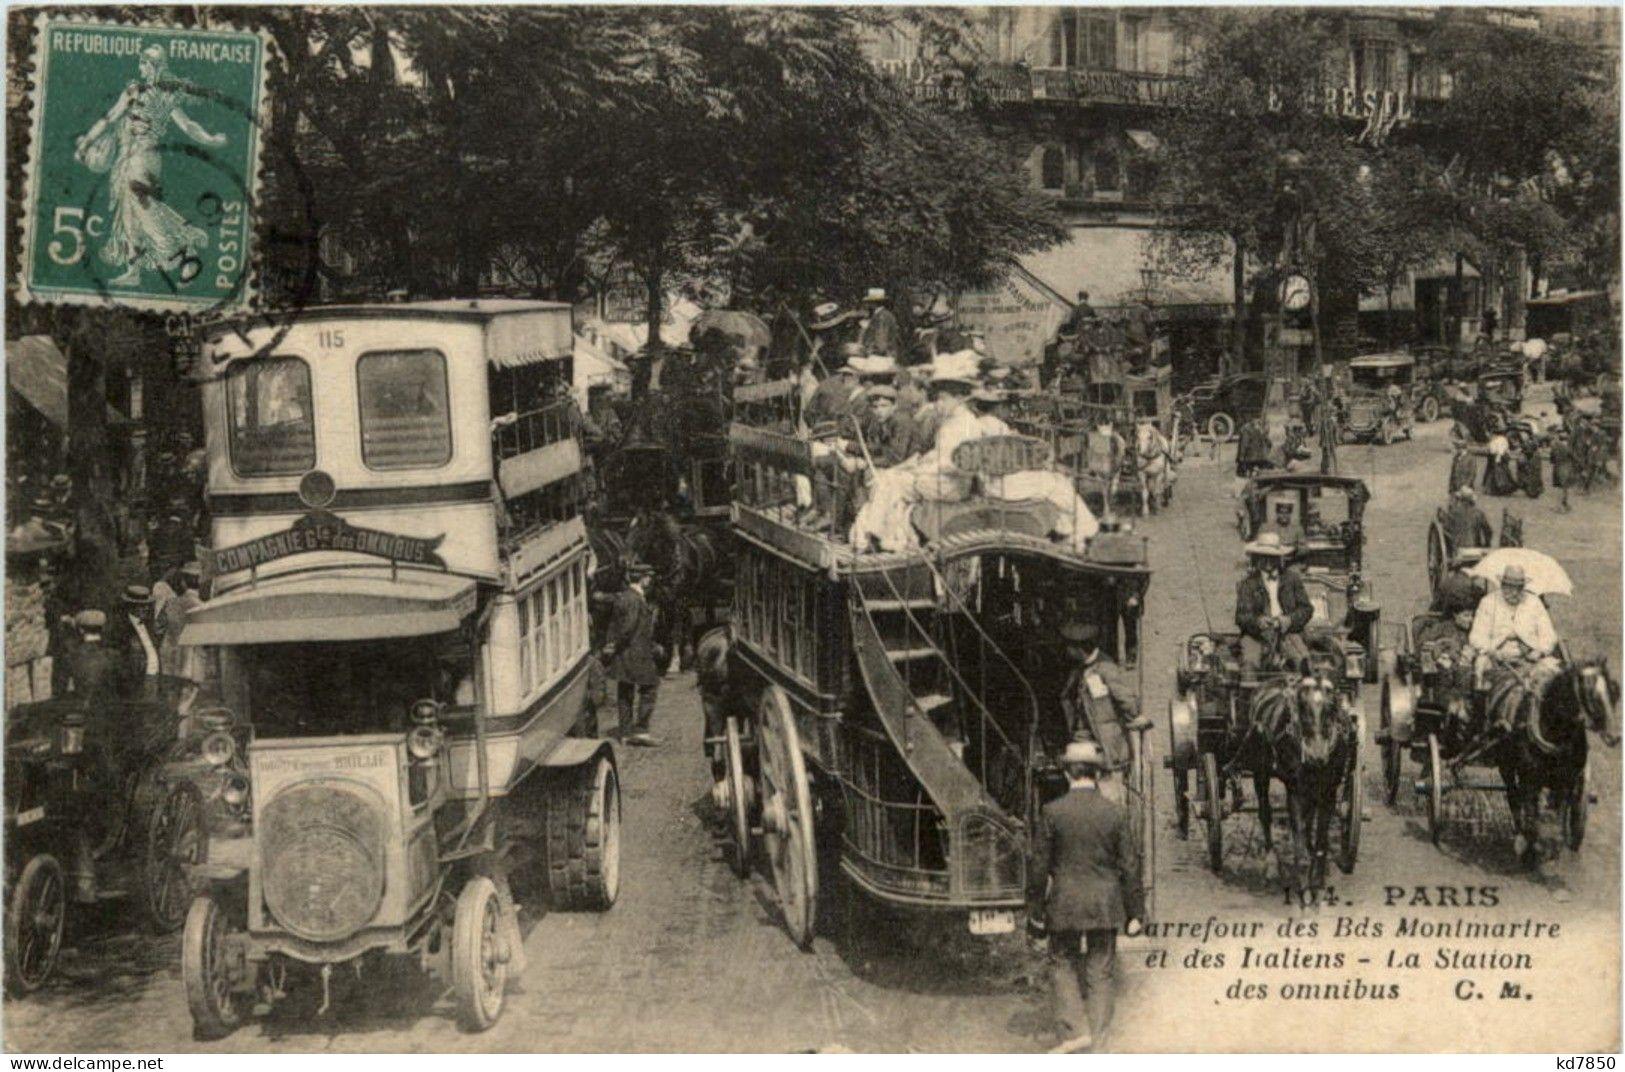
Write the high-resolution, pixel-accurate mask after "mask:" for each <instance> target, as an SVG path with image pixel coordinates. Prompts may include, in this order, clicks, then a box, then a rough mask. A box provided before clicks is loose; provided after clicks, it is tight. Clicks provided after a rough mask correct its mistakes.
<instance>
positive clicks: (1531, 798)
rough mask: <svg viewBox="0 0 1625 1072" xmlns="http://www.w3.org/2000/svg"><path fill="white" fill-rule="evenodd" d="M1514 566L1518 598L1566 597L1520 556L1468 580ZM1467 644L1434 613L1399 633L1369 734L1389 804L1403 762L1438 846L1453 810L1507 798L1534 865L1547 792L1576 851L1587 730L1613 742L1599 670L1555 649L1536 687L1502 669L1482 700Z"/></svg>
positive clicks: (1480, 568)
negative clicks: (1520, 589)
mask: <svg viewBox="0 0 1625 1072" xmlns="http://www.w3.org/2000/svg"><path fill="white" fill-rule="evenodd" d="M1513 563H1516V564H1518V565H1520V566H1521V567H1522V568H1524V570H1525V574H1526V576H1527V578H1528V580H1527V581H1526V584H1527V589H1526V594H1525V596H1524V598H1526V599H1542V600H1544V599H1546V598H1548V597H1550V596H1553V595H1559V594H1562V595H1566V594H1568V593H1569V591H1570V588H1571V586H1570V582H1569V580H1568V577H1567V575H1566V574H1565V573H1564V572H1563V569H1562V567H1561V566H1559V565H1558V564H1557V563H1556V562H1555V561H1553V560H1552V559H1551V558H1549V557H1548V556H1546V555H1543V554H1541V553H1540V552H1537V551H1530V550H1526V549H1523V548H1502V549H1497V550H1494V551H1491V552H1490V553H1488V554H1487V555H1485V556H1484V557H1483V558H1482V559H1480V560H1479V561H1478V562H1477V563H1476V564H1475V565H1473V566H1472V567H1471V568H1470V570H1469V572H1470V573H1472V574H1474V575H1476V576H1481V577H1485V578H1488V579H1489V580H1490V581H1491V583H1494V582H1495V580H1496V579H1498V578H1499V577H1500V575H1501V573H1502V572H1503V571H1504V570H1505V568H1506V567H1507V565H1509V564H1513ZM1465 639H1466V637H1465V632H1464V630H1463V629H1462V628H1461V626H1460V625H1458V624H1455V623H1453V622H1452V621H1451V620H1450V619H1449V618H1446V617H1444V616H1442V615H1440V614H1436V613H1433V612H1428V613H1424V614H1420V615H1417V616H1416V617H1415V618H1414V619H1412V621H1411V622H1410V623H1409V624H1408V625H1406V626H1401V627H1399V636H1398V642H1397V644H1396V651H1395V657H1394V660H1393V672H1392V674H1391V675H1385V676H1384V678H1383V682H1382V707H1381V715H1380V720H1379V723H1378V728H1377V734H1376V743H1377V746H1378V748H1379V749H1380V751H1381V755H1382V770H1383V783H1384V789H1385V795H1386V797H1387V801H1388V803H1389V804H1390V805H1393V804H1396V803H1397V802H1398V800H1399V798H1400V796H1401V793H1402V790H1403V788H1404V786H1403V776H1404V764H1405V757H1406V756H1409V757H1410V758H1411V759H1412V760H1413V761H1414V762H1415V763H1416V764H1417V766H1418V767H1419V768H1420V769H1419V774H1418V777H1417V778H1416V780H1415V781H1414V783H1412V785H1413V788H1414V792H1415V794H1416V796H1418V797H1420V798H1422V800H1423V801H1425V804H1426V809H1427V820H1428V831H1429V834H1430V836H1431V837H1432V839H1433V841H1434V843H1435V844H1438V842H1439V840H1440V838H1441V837H1442V836H1443V833H1444V830H1445V827H1446V824H1447V823H1449V822H1451V821H1453V820H1455V819H1458V818H1461V817H1462V816H1463V811H1464V810H1466V809H1467V807H1468V806H1467V805H1464V804H1461V803H1460V802H1461V801H1463V800H1464V799H1468V800H1471V799H1477V800H1478V801H1480V802H1482V801H1483V800H1485V799H1486V798H1493V797H1499V796H1501V795H1503V794H1504V796H1505V798H1506V801H1507V804H1508V807H1509V808H1510V810H1511V813H1512V822H1513V827H1514V829H1515V831H1516V836H1517V844H1518V847H1519V854H1520V855H1522V856H1525V860H1526V862H1532V861H1534V860H1538V855H1537V856H1529V855H1526V854H1531V853H1538V842H1539V821H1540V810H1541V806H1542V796H1543V791H1544V795H1547V796H1549V798H1550V801H1551V804H1552V806H1553V807H1554V808H1555V809H1556V811H1557V813H1558V818H1559V821H1560V823H1561V826H1562V832H1563V839H1564V841H1565V842H1566V843H1567V845H1568V846H1569V848H1570V849H1573V850H1578V849H1579V848H1580V844H1581V841H1582V840H1583V838H1584V836H1585V825H1586V815H1587V810H1588V808H1589V805H1590V803H1591V802H1592V799H1593V794H1592V791H1591V788H1590V774H1589V768H1588V764H1587V752H1588V747H1587V738H1586V730H1587V728H1588V726H1589V728H1590V729H1592V730H1594V731H1595V732H1597V733H1599V734H1601V735H1602V736H1603V738H1604V739H1605V741H1607V743H1608V744H1609V745H1611V746H1612V745H1615V744H1617V743H1618V741H1619V725H1618V715H1617V704H1618V700H1619V685H1618V683H1617V682H1615V681H1613V680H1612V679H1611V678H1610V677H1609V674H1608V667H1607V662H1606V661H1605V660H1593V661H1587V662H1577V661H1576V660H1575V659H1574V658H1573V657H1572V656H1571V655H1570V654H1569V651H1568V648H1567V646H1566V645H1565V644H1563V643H1561V642H1560V643H1559V644H1558V646H1557V649H1556V651H1555V652H1554V658H1555V660H1556V664H1557V667H1556V670H1555V672H1550V673H1547V674H1546V675H1544V680H1542V678H1541V676H1539V675H1536V674H1535V672H1534V670H1533V668H1532V667H1530V666H1528V665H1525V664H1516V665H1514V664H1508V665H1504V666H1500V667H1498V668H1497V669H1495V670H1492V671H1491V672H1490V674H1489V676H1488V678H1487V681H1486V684H1487V686H1488V687H1487V688H1486V689H1484V690H1482V691H1481V690H1479V689H1477V688H1475V684H1474V680H1473V678H1474V671H1473V665H1472V659H1471V653H1470V652H1469V651H1467V650H1466V649H1465V647H1464V642H1465Z"/></svg>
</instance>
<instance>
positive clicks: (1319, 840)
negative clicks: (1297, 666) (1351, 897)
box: [1232, 674, 1359, 903]
mask: <svg viewBox="0 0 1625 1072" xmlns="http://www.w3.org/2000/svg"><path fill="white" fill-rule="evenodd" d="M1248 723H1249V726H1248V730H1247V734H1246V737H1245V738H1244V740H1243V742H1242V745H1241V746H1240V747H1238V749H1237V751H1236V758H1235V759H1234V760H1232V765H1237V764H1245V765H1247V766H1248V767H1249V768H1250V769H1251V770H1252V774H1253V791H1254V795H1255V797H1256V799H1257V801H1258V821H1259V825H1260V826H1261V827H1262V828H1263V832H1264V849H1265V851H1266V852H1269V851H1273V850H1274V841H1273V834H1272V831H1271V829H1270V827H1271V823H1272V820H1273V809H1272V806H1271V804H1270V781H1271V779H1279V780H1280V781H1281V784H1282V785H1284V786H1286V791H1287V798H1286V799H1287V823H1288V826H1289V828H1290V829H1291V831H1292V855H1291V858H1290V859H1282V860H1281V879H1282V883H1283V886H1284V888H1285V892H1286V895H1287V897H1288V899H1290V898H1292V897H1293V896H1294V895H1296V896H1297V898H1298V900H1299V902H1300V903H1310V902H1312V901H1314V900H1315V899H1317V898H1318V896H1319V891H1320V890H1321V889H1322V888H1324V886H1325V884H1326V855H1327V853H1328V851H1329V850H1330V841H1331V833H1330V831H1331V819H1332V815H1333V813H1334V812H1335V811H1336V809H1337V798H1338V790H1339V789H1340V788H1341V787H1342V785H1343V783H1344V782H1345V781H1346V780H1347V777H1348V773H1349V766H1350V764H1352V763H1354V762H1355V760H1356V749H1357V748H1358V742H1357V741H1356V739H1355V738H1356V729H1355V727H1356V723H1355V722H1354V720H1353V719H1352V718H1350V717H1349V716H1348V715H1346V714H1345V712H1344V709H1343V706H1342V704H1341V702H1340V700H1339V697H1338V693H1337V689H1336V687H1335V686H1334V685H1333V683H1332V681H1331V679H1330V678H1329V677H1326V676H1325V675H1316V674H1310V675H1306V676H1303V677H1293V678H1288V679H1286V680H1283V681H1280V682H1274V683H1270V684H1267V685H1264V686H1262V687H1261V688H1259V689H1258V691H1257V692H1255V693H1254V694H1253V697H1252V702H1251V703H1250V704H1249V706H1248ZM1354 821H1355V822H1358V821H1359V817H1358V816H1355V817H1354ZM1306 861H1307V867H1305V862H1306ZM1306 872H1307V874H1306Z"/></svg>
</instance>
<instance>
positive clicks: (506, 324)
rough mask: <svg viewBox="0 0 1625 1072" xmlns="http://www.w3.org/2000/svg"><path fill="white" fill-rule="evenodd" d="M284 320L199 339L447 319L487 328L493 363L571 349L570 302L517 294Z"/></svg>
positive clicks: (261, 320)
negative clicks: (336, 324)
mask: <svg viewBox="0 0 1625 1072" xmlns="http://www.w3.org/2000/svg"><path fill="white" fill-rule="evenodd" d="M289 315H290V321H289V323H288V324H286V325H284V324H281V323H277V322H275V321H274V320H268V319H267V318H266V316H265V314H245V315H243V316H241V317H235V318H233V319H230V320H226V321H224V322H222V323H219V324H214V325H211V326H210V328H209V330H208V332H207V334H206V336H205V338H204V341H205V343H212V342H215V341H217V340H219V339H221V338H222V337H223V336H225V335H227V333H230V332H236V333H238V334H239V335H241V336H243V337H245V338H246V337H247V336H248V333H249V332H255V331H260V332H264V331H270V332H273V333H277V334H279V333H281V332H282V331H283V330H284V329H285V327H287V326H299V325H304V324H313V323H325V322H331V321H336V320H429V321H436V322H440V323H448V324H478V325H481V326H483V327H484V328H485V329H486V345H485V349H486V354H487V358H488V359H489V361H490V362H491V364H493V365H495V366H497V367H498V368H512V367H514V366H516V365H530V364H536V363H538V362H542V361H558V360H562V359H564V358H567V357H569V356H570V355H571V354H572V352H573V351H574V346H575V331H574V326H573V322H572V319H571V316H572V309H571V306H570V305H569V304H567V303H565V302H548V301H525V300H521V299H516V298H478V299H473V300H467V301H464V300H457V301H422V302H378V303H373V304H368V305H321V306H313V307H311V308H309V309H301V310H299V311H298V312H296V313H292V314H289Z"/></svg>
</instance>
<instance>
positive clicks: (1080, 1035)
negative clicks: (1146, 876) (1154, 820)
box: [1027, 741, 1145, 1053]
mask: <svg viewBox="0 0 1625 1072" xmlns="http://www.w3.org/2000/svg"><path fill="white" fill-rule="evenodd" d="M1061 762H1062V766H1063V767H1064V768H1065V770H1066V775H1067V781H1068V783H1069V784H1068V789H1067V792H1066V795H1064V796H1062V797H1058V798H1057V799H1055V800H1052V801H1050V802H1049V803H1048V804H1046V805H1044V809H1043V811H1042V812H1041V813H1040V815H1039V819H1038V830H1037V836H1036V838H1035V839H1034V841H1033V858H1032V861H1031V865H1030V866H1029V867H1028V869H1027V875H1028V889H1027V897H1028V902H1027V903H1028V916H1027V929H1028V933H1029V934H1031V935H1033V936H1034V937H1042V936H1046V935H1047V936H1048V939H1049V960H1050V979H1051V983H1052V984H1053V986H1054V1001H1055V1013H1056V1019H1057V1020H1058V1021H1059V1022H1060V1028H1061V1035H1062V1038H1063V1040H1064V1041H1062V1043H1061V1044H1060V1045H1059V1046H1057V1047H1056V1048H1055V1049H1054V1050H1053V1051H1051V1052H1056V1053H1076V1052H1078V1051H1079V1050H1083V1049H1086V1048H1088V1047H1090V1046H1093V1045H1097V1044H1099V1043H1100V1042H1102V1041H1103V1038H1104V1036H1105V1034H1106V1030H1107V1028H1108V1027H1109V1026H1110V1024H1111V1019H1112V1003H1113V994H1112V974H1113V970H1114V968H1115V967H1116V964H1117V932H1118V930H1119V929H1122V930H1124V932H1125V933H1126V934H1128V936H1129V937H1131V938H1132V937H1133V936H1135V935H1137V934H1139V933H1140V926H1141V923H1140V921H1141V919H1142V918H1143V917H1144V915H1145V894H1144V891H1143V889H1142V887H1141V885H1140V850H1139V846H1138V845H1136V844H1135V841H1134V837H1133V834H1132V832H1131V831H1130V829H1129V820H1128V812H1127V810H1125V809H1124V807H1123V806H1122V805H1121V804H1117V803H1114V802H1113V801H1110V800H1107V799H1106V798H1105V797H1104V796H1102V795H1101V792H1100V789H1099V786H1098V783H1097V781H1096V779H1097V778H1098V776H1099V774H1100V772H1101V770H1102V769H1103V768H1104V767H1105V766H1106V757H1105V754H1104V753H1103V752H1102V751H1101V749H1100V746H1099V745H1098V744H1096V743H1095V742H1093V741H1074V742H1073V743H1071V744H1069V745H1067V748H1066V752H1065V753H1064V754H1063V755H1062V758H1061Z"/></svg>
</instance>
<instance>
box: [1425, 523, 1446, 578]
mask: <svg viewBox="0 0 1625 1072" xmlns="http://www.w3.org/2000/svg"><path fill="white" fill-rule="evenodd" d="M1444 566H1445V546H1444V529H1443V528H1441V527H1440V525H1439V523H1438V522H1437V521H1435V522H1433V523H1432V524H1431V525H1429V526H1428V588H1429V589H1430V590H1431V591H1434V592H1437V591H1438V590H1439V582H1440V581H1443V580H1444Z"/></svg>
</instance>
